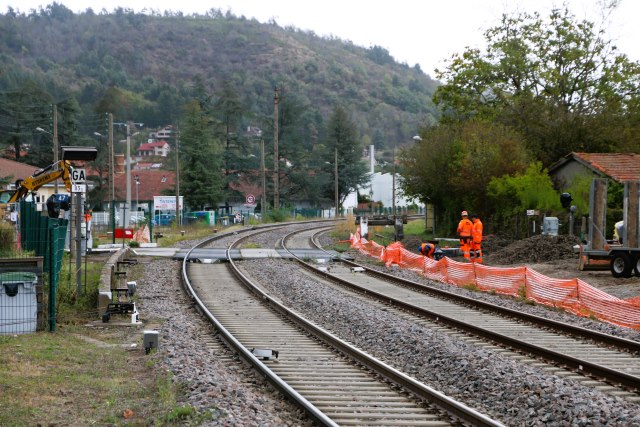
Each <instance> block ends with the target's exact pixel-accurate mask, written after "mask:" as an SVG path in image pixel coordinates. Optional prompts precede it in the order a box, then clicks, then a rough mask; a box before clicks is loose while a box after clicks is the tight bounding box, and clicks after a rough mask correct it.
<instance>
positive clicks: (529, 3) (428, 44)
mask: <svg viewBox="0 0 640 427" xmlns="http://www.w3.org/2000/svg"><path fill="white" fill-rule="evenodd" d="M53 1H54V0H0V13H6V11H7V8H8V7H9V6H10V7H12V8H13V9H15V10H19V11H20V12H27V13H28V12H29V11H30V10H32V9H36V10H37V9H39V8H40V7H41V6H42V7H45V6H46V5H48V4H50V3H53ZM56 1H57V3H59V4H63V5H65V6H66V7H67V8H69V9H70V10H72V11H73V12H76V13H78V12H82V11H84V10H86V9H87V8H88V7H91V8H92V9H93V10H94V12H96V13H99V12H100V11H101V10H102V9H105V10H107V11H108V12H111V11H113V10H114V9H115V8H117V7H123V8H127V9H132V10H134V11H136V12H142V11H144V10H154V11H159V12H163V11H165V10H171V11H182V12H183V13H185V14H192V13H198V14H204V13H206V12H207V11H208V10H211V9H220V10H222V11H225V12H226V11H227V10H230V11H231V12H233V14H234V15H236V16H245V17H247V18H255V19H257V20H258V21H260V22H268V21H270V20H275V21H276V22H277V23H278V24H279V25H280V26H293V27H296V28H299V29H301V30H310V31H313V32H314V33H316V34H317V35H319V36H335V37H338V38H340V39H343V40H350V41H351V42H353V43H354V44H356V45H358V46H363V47H371V46H375V45H377V46H381V47H383V48H385V49H387V50H388V51H389V53H390V54H391V55H392V56H393V57H394V58H395V59H396V61H398V62H403V63H407V64H408V65H409V66H413V65H415V64H419V65H420V68H421V69H422V70H423V71H424V72H425V73H427V74H429V75H430V76H432V77H435V73H434V70H435V69H436V68H440V69H443V68H444V66H445V65H446V60H448V59H449V58H451V56H452V55H453V54H455V53H462V52H463V51H464V50H465V48H466V47H477V48H480V49H483V48H484V47H485V40H484V37H483V33H484V31H485V30H486V29H488V28H491V27H493V26H496V25H498V24H499V22H500V18H501V16H502V14H504V13H507V14H512V13H515V12H534V11H537V12H539V13H540V14H541V15H542V16H544V17H546V16H548V13H549V11H550V10H552V9H553V8H558V7H562V6H563V5H565V4H566V5H567V6H568V7H569V10H571V12H572V13H573V14H574V15H575V16H576V18H577V19H588V20H590V21H592V22H594V23H595V24H596V25H597V27H598V28H599V27H601V26H602V27H603V28H605V30H606V38H607V39H608V40H611V41H612V42H613V43H614V44H615V45H616V46H617V47H618V49H619V51H620V52H622V53H625V54H627V55H628V56H629V58H630V59H631V60H633V61H640V43H638V40H640V26H638V25H637V22H634V20H635V21H637V18H638V16H640V13H639V12H640V2H638V1H637V0H564V1H562V0H560V1H558V0H509V1H506V0H444V1H427V0H395V1H393V2H383V1H380V0H314V1H309V0H307V1H305V0H189V1H185V2H184V3H181V2H177V3H176V2H175V0H173V1H172V0H153V1H151V0H126V1H124V0H91V1H87V0H56ZM603 1H608V2H609V3H610V2H611V1H615V2H617V3H618V7H617V8H615V9H614V10H613V12H611V13H609V14H608V16H607V17H603V10H604V9H603V7H602V2H603Z"/></svg>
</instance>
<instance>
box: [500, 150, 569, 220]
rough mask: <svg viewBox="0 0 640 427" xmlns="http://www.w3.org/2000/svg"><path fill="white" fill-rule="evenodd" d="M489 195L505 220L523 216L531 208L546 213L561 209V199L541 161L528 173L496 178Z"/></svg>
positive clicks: (528, 168) (527, 171) (533, 164)
mask: <svg viewBox="0 0 640 427" xmlns="http://www.w3.org/2000/svg"><path fill="white" fill-rule="evenodd" d="M487 196H488V198H489V200H490V201H491V203H492V204H493V206H494V208H495V213H496V214H497V216H499V217H501V218H509V217H511V216H513V215H517V214H522V213H524V212H525V211H526V210H527V209H538V210H540V211H542V212H546V213H549V212H554V211H555V212H557V211H559V210H560V209H561V206H560V196H559V194H558V192H557V191H556V190H555V189H554V188H553V183H552V182H551V178H550V177H549V174H548V173H547V170H546V169H544V168H543V167H542V164H541V163H540V162H536V163H532V164H530V165H529V166H528V167H527V169H526V170H525V171H524V172H520V173H516V174H514V175H503V176H501V177H494V178H492V179H491V181H490V182H489V185H488V186H487Z"/></svg>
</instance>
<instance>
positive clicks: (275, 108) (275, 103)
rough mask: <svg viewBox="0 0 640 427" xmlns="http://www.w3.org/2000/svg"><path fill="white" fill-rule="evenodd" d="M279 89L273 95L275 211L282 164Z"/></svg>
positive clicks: (278, 201) (277, 207)
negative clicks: (279, 145) (279, 133)
mask: <svg viewBox="0 0 640 427" xmlns="http://www.w3.org/2000/svg"><path fill="white" fill-rule="evenodd" d="M279 100H280V99H279V97H278V87H277V86H276V87H275V94H274V95H273V156H274V157H273V209H274V210H276V209H280V171H279V170H278V166H279V163H280V159H279V155H278V102H279Z"/></svg>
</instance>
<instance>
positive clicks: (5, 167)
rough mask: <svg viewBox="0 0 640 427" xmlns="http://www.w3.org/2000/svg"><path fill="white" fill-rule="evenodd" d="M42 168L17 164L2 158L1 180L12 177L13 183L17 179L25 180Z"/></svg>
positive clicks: (0, 165)
mask: <svg viewBox="0 0 640 427" xmlns="http://www.w3.org/2000/svg"><path fill="white" fill-rule="evenodd" d="M39 169H40V168H39V167H37V166H33V165H28V164H26V163H20V162H16V161H15V160H9V159H5V158H1V157H0V178H4V177H9V176H10V177H11V183H13V182H15V180H17V179H25V178H27V177H29V176H31V175H33V173H34V172H35V171H37V170H39Z"/></svg>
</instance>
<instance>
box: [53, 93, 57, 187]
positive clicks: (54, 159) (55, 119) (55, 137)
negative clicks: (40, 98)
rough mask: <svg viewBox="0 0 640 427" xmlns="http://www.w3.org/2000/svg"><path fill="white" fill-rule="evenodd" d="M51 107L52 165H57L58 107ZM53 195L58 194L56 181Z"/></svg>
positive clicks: (54, 105)
mask: <svg viewBox="0 0 640 427" xmlns="http://www.w3.org/2000/svg"><path fill="white" fill-rule="evenodd" d="M52 107H53V164H54V165H55V164H56V163H58V106H57V105H56V104H53V105H52ZM54 189H55V193H56V194H58V180H57V179H56V180H55V182H54Z"/></svg>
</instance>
